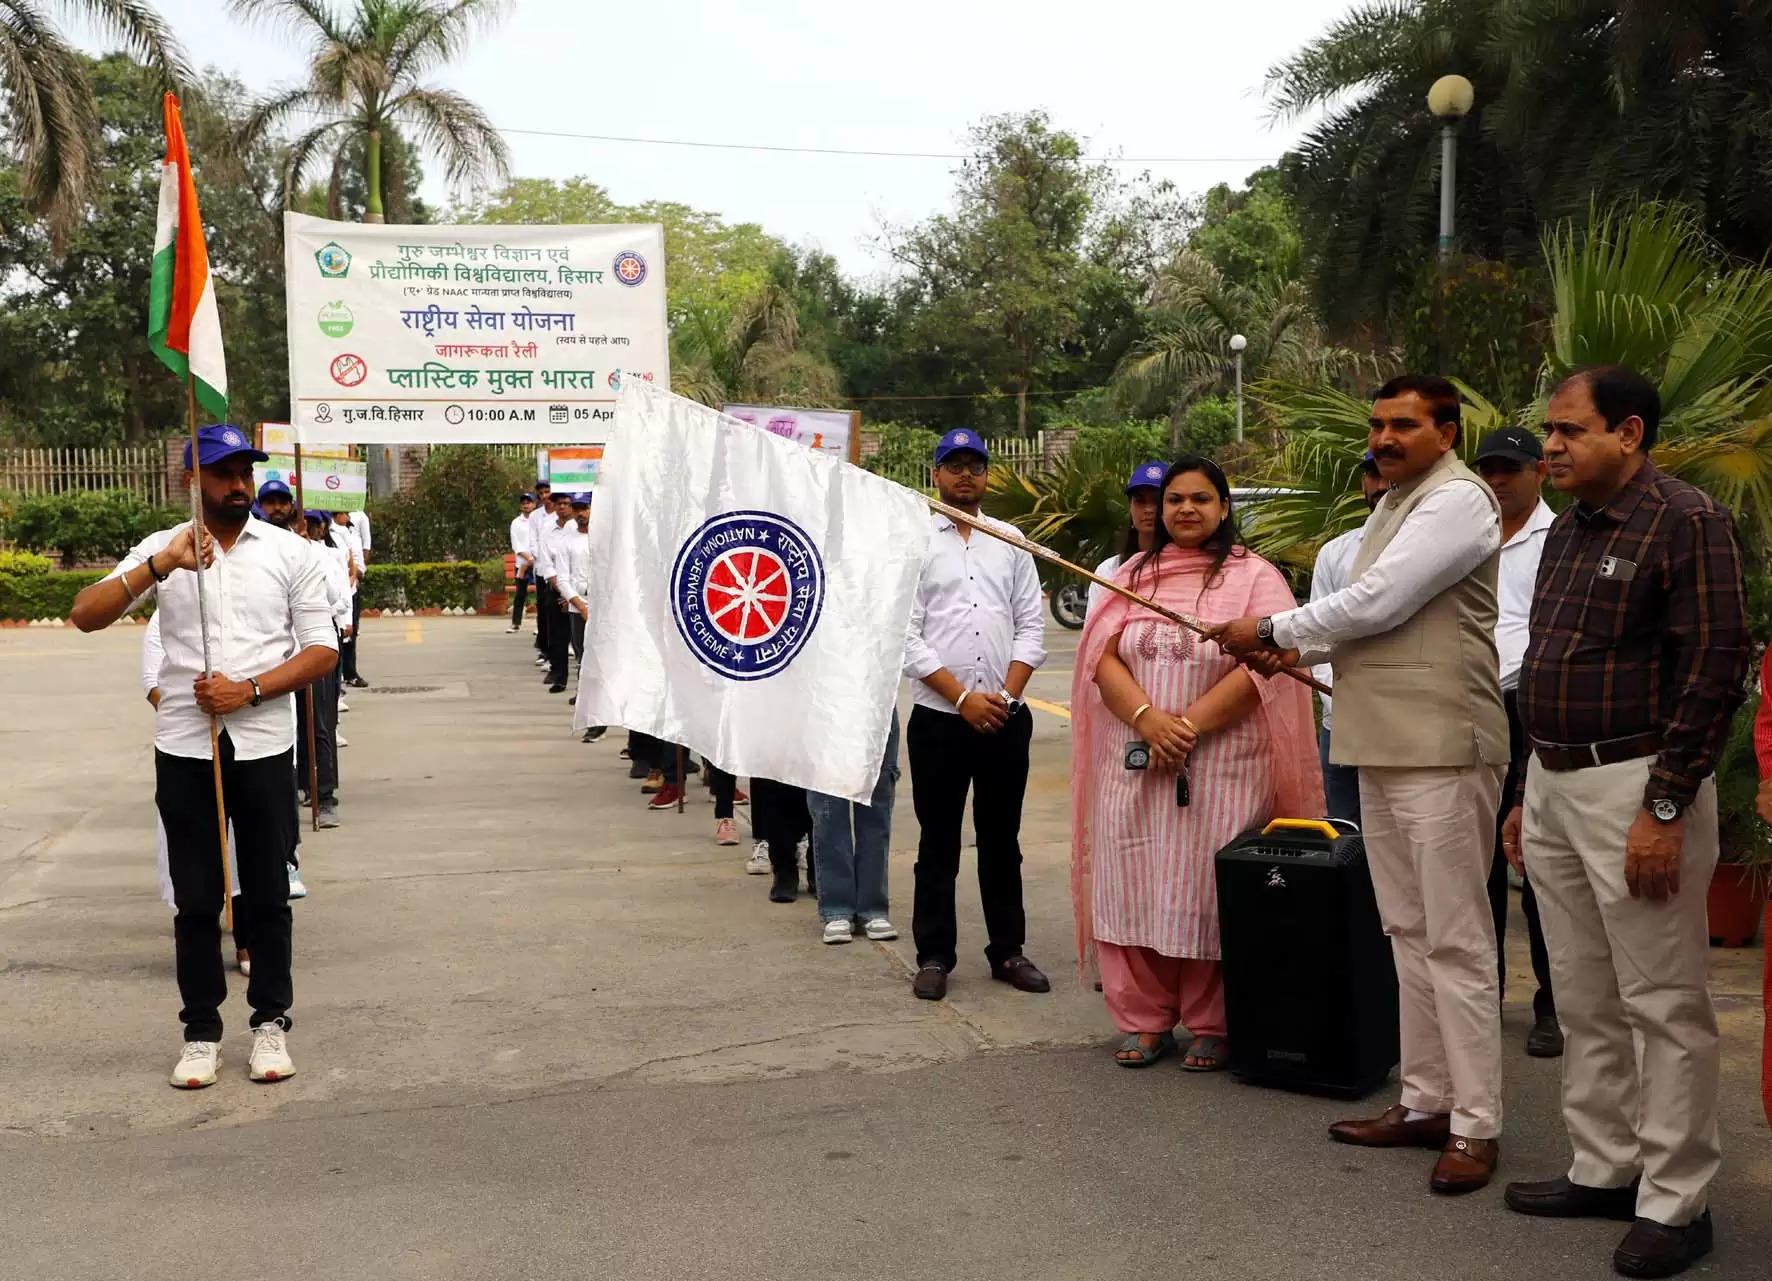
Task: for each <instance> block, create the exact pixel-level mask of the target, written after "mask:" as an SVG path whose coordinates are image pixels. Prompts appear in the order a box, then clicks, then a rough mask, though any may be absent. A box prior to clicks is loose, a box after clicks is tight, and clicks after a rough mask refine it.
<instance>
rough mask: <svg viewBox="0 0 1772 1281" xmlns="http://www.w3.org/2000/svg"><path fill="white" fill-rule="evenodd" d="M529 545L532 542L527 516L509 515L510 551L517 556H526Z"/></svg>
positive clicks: (531, 544)
mask: <svg viewBox="0 0 1772 1281" xmlns="http://www.w3.org/2000/svg"><path fill="white" fill-rule="evenodd" d="M531 546H533V543H532V542H531V540H530V537H529V517H527V516H521V515H519V516H513V517H511V551H512V552H513V553H515V554H516V555H518V556H527V555H529V549H530V547H531ZM519 568H521V567H519Z"/></svg>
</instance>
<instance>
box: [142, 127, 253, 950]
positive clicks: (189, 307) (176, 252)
mask: <svg viewBox="0 0 1772 1281" xmlns="http://www.w3.org/2000/svg"><path fill="white" fill-rule="evenodd" d="M164 113H165V121H166V160H165V163H164V164H163V165H162V166H161V169H160V210H159V217H158V218H157V220H156V222H155V225H154V259H153V265H152V268H151V274H150V276H149V287H148V347H149V348H150V349H151V350H152V351H153V353H154V354H155V355H156V356H158V357H159V358H160V361H161V363H162V364H164V365H165V366H166V367H167V368H168V369H171V370H172V371H173V372H174V373H175V374H178V375H179V376H180V377H181V378H183V379H184V383H185V403H186V407H187V416H188V418H189V425H190V431H191V443H190V445H189V446H188V448H189V449H190V451H191V482H190V497H191V536H192V541H193V543H194V544H195V548H196V561H197V626H198V629H199V630H200V631H201V632H202V634H203V674H204V676H206V677H207V676H213V675H215V660H214V655H213V654H212V653H211V652H210V646H209V601H208V597H207V594H206V593H205V591H204V586H203V559H204V555H203V553H204V544H205V542H206V541H207V540H208V537H209V535H208V532H207V530H206V529H205V527H204V523H203V500H202V488H203V486H202V479H203V458H202V453H201V444H200V442H199V440H198V438H197V429H198V427H199V425H200V424H199V422H198V416H197V411H198V405H199V404H201V405H202V407H203V408H204V409H206V410H208V411H209V412H210V413H211V414H213V415H214V416H215V417H216V418H217V419H223V418H226V417H227V413H228V371H227V364H226V361H225V360H224V359H223V356H222V339H221V313H220V311H219V310H218V309H217V307H216V303H215V285H214V282H213V281H212V280H211V279H210V276H209V249H208V246H207V245H205V244H204V242H203V217H202V214H201V213H200V212H199V211H198V209H197V184H196V182H195V180H194V179H193V178H192V176H191V153H190V150H189V149H188V148H187V147H186V146H185V126H184V119H183V117H182V116H181V114H180V113H179V109H178V99H177V98H176V97H174V96H173V95H172V94H170V93H169V94H167V95H166V98H165V101H164ZM209 760H210V766H211V768H212V769H213V771H214V775H215V824H216V830H217V832H218V833H219V835H220V838H221V862H222V891H223V893H222V904H223V910H224V912H225V914H226V918H227V923H228V929H229V930H230V931H231V930H232V929H233V928H234V893H233V877H232V876H231V875H230V874H229V871H228V811H227V803H226V800H225V799H224V798H223V796H222V771H221V750H220V725H219V723H218V722H217V719H216V717H215V716H214V715H213V714H211V716H210V718H209Z"/></svg>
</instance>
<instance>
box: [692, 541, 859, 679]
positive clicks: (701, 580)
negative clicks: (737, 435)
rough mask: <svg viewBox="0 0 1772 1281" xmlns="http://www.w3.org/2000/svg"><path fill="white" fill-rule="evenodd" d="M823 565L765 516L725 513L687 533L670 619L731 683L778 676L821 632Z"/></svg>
mask: <svg viewBox="0 0 1772 1281" xmlns="http://www.w3.org/2000/svg"><path fill="white" fill-rule="evenodd" d="M823 605H824V561H823V559H822V558H821V557H820V556H819V553H818V548H817V547H816V546H814V545H813V542H812V540H811V539H810V538H808V537H807V536H806V533H805V531H804V530H802V529H801V528H800V527H799V526H798V525H796V524H794V522H793V521H791V520H788V519H786V518H784V517H781V516H777V515H775V514H773V513H771V512H765V511H737V512H727V513H726V514H724V515H721V516H716V517H714V518H713V519H711V520H709V521H707V522H706V523H705V524H703V525H702V526H701V528H700V529H698V530H696V531H695V533H694V534H692V535H690V537H689V538H688V540H687V541H685V542H684V544H683V546H682V549H681V550H680V551H679V552H678V553H677V560H676V563H675V565H673V566H672V569H671V616H672V617H673V618H675V619H676V621H677V630H678V632H680V633H681V634H682V637H683V641H684V643H685V644H687V645H688V646H689V651H690V653H692V654H694V655H695V657H696V658H697V659H698V660H700V661H701V663H702V664H703V665H704V666H706V667H708V668H711V669H712V670H713V671H715V672H718V673H719V674H720V675H721V676H724V677H726V678H727V679H728V680H735V681H755V680H762V679H763V678H765V677H768V676H774V675H775V674H776V673H777V672H780V671H782V670H783V669H785V668H786V667H787V665H788V664H789V663H791V662H793V661H794V657H795V655H797V654H798V653H799V652H800V651H801V649H803V648H804V647H805V645H806V642H807V641H808V640H810V639H811V638H812V634H813V632H814V630H815V629H816V628H817V627H818V615H819V611H820V609H821V608H822V607H823Z"/></svg>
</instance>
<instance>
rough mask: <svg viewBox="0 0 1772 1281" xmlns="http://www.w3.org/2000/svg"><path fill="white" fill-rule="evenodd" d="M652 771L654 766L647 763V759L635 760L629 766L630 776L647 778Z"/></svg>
mask: <svg viewBox="0 0 1772 1281" xmlns="http://www.w3.org/2000/svg"><path fill="white" fill-rule="evenodd" d="M650 773H652V767H651V766H649V765H647V764H646V762H645V761H635V762H633V763H632V764H631V765H629V766H628V777H629V778H645V777H646V776H647V775H648V774H650Z"/></svg>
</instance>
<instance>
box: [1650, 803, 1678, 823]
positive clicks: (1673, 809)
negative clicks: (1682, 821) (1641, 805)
mask: <svg viewBox="0 0 1772 1281" xmlns="http://www.w3.org/2000/svg"><path fill="white" fill-rule="evenodd" d="M1649 812H1650V813H1651V814H1653V815H1654V816H1655V818H1656V821H1657V822H1661V823H1672V822H1675V821H1677V820H1678V819H1679V817H1680V806H1679V804H1678V803H1677V802H1674V801H1670V800H1668V799H1667V798H1666V797H1665V796H1664V797H1662V798H1661V799H1660V800H1658V801H1651V802H1650V803H1649Z"/></svg>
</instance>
